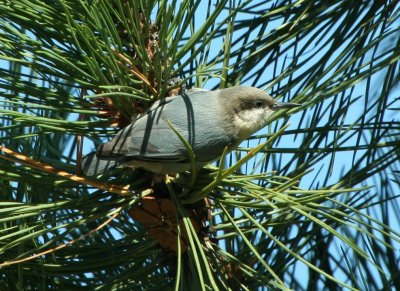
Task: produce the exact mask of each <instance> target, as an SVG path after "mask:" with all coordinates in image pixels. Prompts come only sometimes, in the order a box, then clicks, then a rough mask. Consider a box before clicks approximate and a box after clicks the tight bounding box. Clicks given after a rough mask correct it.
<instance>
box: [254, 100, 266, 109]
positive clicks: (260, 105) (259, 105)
mask: <svg viewBox="0 0 400 291" xmlns="http://www.w3.org/2000/svg"><path fill="white" fill-rule="evenodd" d="M256 107H257V108H262V107H264V102H262V101H260V100H258V101H256Z"/></svg>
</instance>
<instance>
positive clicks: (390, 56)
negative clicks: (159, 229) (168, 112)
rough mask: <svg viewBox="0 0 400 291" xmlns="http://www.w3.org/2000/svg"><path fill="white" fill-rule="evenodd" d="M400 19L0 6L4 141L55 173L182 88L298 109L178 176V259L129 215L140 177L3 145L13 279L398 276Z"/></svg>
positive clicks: (158, 4)
mask: <svg viewBox="0 0 400 291" xmlns="http://www.w3.org/2000/svg"><path fill="white" fill-rule="evenodd" d="M399 16H400V5H399V4H398V2H397V1H390V0H387V1H358V2H357V5H354V1H350V0H341V1H335V4H331V3H328V2H327V1H317V0H305V1H297V2H295V1H268V0H265V1H232V0H229V1H228V0H219V1H213V0H209V1H208V3H207V2H206V1H199V0H182V1H176V0H171V1H165V0H157V1H156V0H152V1H137V0H119V1H118V0H113V1H106V0H92V1H90V0H87V1H67V0H52V1H39V0H30V1H22V0H12V1H7V0H3V1H0V59H1V60H2V61H0V104H1V106H0V126H1V131H0V142H1V145H3V146H5V147H6V148H9V149H11V150H13V151H15V152H18V153H20V154H22V155H23V156H26V157H30V158H33V159H35V160H37V161H40V162H43V163H45V164H48V165H51V166H53V167H54V168H55V169H57V170H59V171H66V172H69V173H77V174H79V171H78V170H77V168H78V167H77V161H79V159H80V155H81V144H82V138H84V140H83V142H84V144H85V145H86V147H91V146H92V143H91V141H93V142H94V143H95V144H97V143H98V142H99V141H100V140H101V139H102V138H104V137H111V136H113V135H114V134H115V132H116V131H115V128H113V127H112V126H111V125H112V124H116V125H118V126H123V125H124V124H126V122H128V121H129V120H130V119H131V118H132V117H134V116H135V115H136V114H139V113H140V112H142V111H143V110H145V109H146V108H147V107H148V106H149V105H150V104H151V103H152V102H153V101H154V100H155V99H159V98H163V97H165V96H167V95H169V94H173V93H172V92H173V90H175V89H177V88H179V87H181V86H182V85H184V84H186V85H187V87H189V88H190V87H193V86H194V87H201V88H203V87H207V88H209V89H211V88H216V87H227V86H232V85H236V84H239V83H241V84H246V85H253V86H257V87H266V89H267V90H269V91H270V92H271V95H273V96H274V97H276V98H278V99H279V98H284V99H290V100H294V101H295V102H298V103H302V104H303V106H302V107H300V108H296V109H292V110H291V111H290V112H280V113H277V114H276V115H274V117H273V120H271V123H270V125H269V126H268V127H267V128H266V130H264V131H262V132H261V133H259V135H257V136H254V137H252V138H251V139H250V140H249V142H248V143H247V144H242V145H241V147H240V148H239V149H238V150H237V151H235V152H234V153H231V154H226V153H225V154H224V155H223V157H222V158H221V161H220V162H219V164H218V167H213V166H210V167H209V168H208V169H205V170H204V171H200V172H199V173H198V174H197V175H196V176H191V177H189V178H188V177H186V176H185V175H181V177H179V178H178V179H174V178H171V177H169V178H167V179H166V181H165V185H164V186H165V188H166V189H164V190H165V191H166V193H167V194H168V196H169V197H170V198H171V199H172V200H173V202H174V205H175V206H176V209H175V211H176V212H175V213H176V216H177V217H176V218H177V220H178V221H181V222H182V223H179V224H178V227H177V233H178V234H177V236H176V237H177V238H178V237H181V239H180V240H179V241H183V237H185V240H186V241H185V243H186V246H188V248H187V249H186V251H185V249H183V248H182V245H181V244H180V243H178V241H177V242H176V245H177V246H178V252H177V253H175V252H171V251H168V250H166V249H165V248H163V247H161V246H160V244H159V243H158V242H157V241H156V240H155V239H154V238H152V237H151V236H150V235H149V231H148V229H146V227H144V226H143V224H141V223H138V222H137V221H134V220H133V219H132V218H131V217H130V216H129V214H128V211H129V210H130V209H131V208H132V207H133V211H134V209H135V207H137V205H139V204H140V202H141V199H142V198H143V197H144V196H146V195H151V191H149V190H148V189H147V187H145V186H146V185H147V186H148V184H147V182H148V181H147V180H148V179H147V177H146V176H145V175H140V174H135V173H132V172H130V171H125V170H116V172H115V173H113V175H110V176H109V177H103V180H101V181H103V182H104V181H106V183H105V185H106V186H107V185H109V184H111V183H112V184H116V185H123V186H126V185H129V186H130V189H131V194H130V195H125V196H121V195H118V194H115V193H113V192H112V191H105V190H101V189H97V188H93V187H90V186H88V184H87V183H86V182H87V181H85V180H82V181H81V182H80V183H77V182H76V181H73V180H70V179H67V178H66V177H65V176H59V175H54V174H52V173H49V172H46V171H45V170H44V169H41V168H33V167H31V166H29V165H26V164H22V163H20V160H19V159H18V157H16V156H13V155H10V154H6V153H4V152H3V153H1V154H0V253H1V261H0V266H1V267H0V289H2V290H3V289H4V290H27V289H34V290H36V289H37V290H48V289H65V290H70V289H80V288H89V289H103V290H110V289H121V290H122V289H124V290H152V289H159V290H161V289H166V290H169V289H175V290H206V289H221V290H229V289H231V290H239V289H240V288H241V289H243V290H256V289H257V288H260V287H264V288H268V287H269V288H270V289H294V290H302V289H307V290H312V289H315V290H316V289H321V286H324V287H326V288H330V289H335V288H348V289H354V290H357V289H358V290H378V289H385V290H388V289H390V288H391V287H393V286H400V272H399V266H398V261H399V260H400V256H399V253H398V249H399V246H400V244H399V243H400V233H399V232H400V230H399V228H398V225H399V219H400V209H399V207H398V205H397V204H396V202H395V199H396V198H398V192H399V168H400V164H399V160H400V158H399V145H400V142H399V135H398V130H399V127H400V125H399V121H398V117H397V116H396V115H395V113H397V111H398V109H399V104H398V102H399V98H398V97H399V96H398V92H399V90H398V86H399V79H400V78H399V63H400V61H399V60H400V38H399V36H400V33H399V32H400V31H399V30H400V19H399ZM176 77H179V78H180V79H178V81H174V80H176ZM174 78H175V79H174ZM396 94H397V95H396ZM289 117H290V118H291V122H290V123H291V124H290V125H289V123H288V119H289ZM7 158H8V159H7ZM10 159H11V161H10ZM78 163H79V162H78ZM182 185H183V186H182ZM187 185H190V187H188V186H187ZM205 197H206V198H209V200H208V202H209V203H210V205H208V206H207V205H204V203H205V202H204V198H205ZM209 208H210V213H211V215H212V219H211V220H210V222H209V221H208V220H207V219H202V220H201V222H198V221H196V219H193V213H196V215H198V217H201V215H199V214H198V212H201V211H203V212H206V214H205V216H207V215H208V214H209V213H208V209H209ZM131 211H132V210H131ZM179 219H180V220H179ZM202 223H205V224H206V225H205V226H206V227H205V226H204V225H201V224H202ZM199 226H201V228H202V229H201V231H200V232H199V231H198V229H197V227H199Z"/></svg>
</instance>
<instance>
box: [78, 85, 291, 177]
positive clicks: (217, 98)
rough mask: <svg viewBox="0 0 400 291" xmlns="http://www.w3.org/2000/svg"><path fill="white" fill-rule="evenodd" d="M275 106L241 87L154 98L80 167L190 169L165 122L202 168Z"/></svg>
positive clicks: (95, 170)
mask: <svg viewBox="0 0 400 291" xmlns="http://www.w3.org/2000/svg"><path fill="white" fill-rule="evenodd" d="M274 104H275V106H276V105H279V104H278V103H276V102H275V100H274V99H273V98H272V97H271V96H269V95H268V94H266V93H265V92H264V91H262V90H259V89H257V88H253V87H241V86H238V87H231V88H227V89H222V90H216V91H194V92H188V93H185V94H183V95H182V96H173V97H169V98H165V99H162V100H159V101H157V102H155V103H154V104H153V106H151V108H150V109H149V110H148V111H147V112H146V113H144V114H143V115H141V116H140V117H139V118H137V119H136V120H135V121H134V122H133V123H132V124H130V125H128V126H127V127H125V128H124V129H122V130H121V131H120V132H118V133H117V135H116V136H115V138H114V139H112V140H111V141H109V142H106V143H104V144H102V145H100V146H99V147H98V148H97V150H96V153H92V154H89V155H87V156H85V157H84V158H83V161H82V169H83V171H84V173H85V175H87V176H93V175H99V174H101V173H102V172H103V171H105V170H107V169H109V168H111V167H114V166H119V165H122V166H128V167H142V168H145V169H147V170H150V171H153V172H156V173H178V172H182V171H185V170H189V169H190V168H191V164H190V159H189V154H188V152H187V150H186V147H185V145H184V144H183V143H182V141H181V140H180V139H179V137H178V135H177V134H176V133H175V132H174V131H173V130H172V129H171V126H170V125H169V124H168V122H167V121H169V122H170V123H171V124H172V126H173V127H174V128H175V129H176V130H177V131H178V132H179V133H180V135H181V136H182V137H183V138H184V139H185V140H186V141H187V142H188V143H189V144H190V146H191V148H192V150H193V152H194V154H195V158H196V163H197V166H198V167H201V166H203V165H204V164H207V163H209V162H211V161H214V160H216V159H217V158H219V157H220V155H221V154H222V152H223V150H224V149H225V147H227V146H228V147H231V148H232V147H234V146H236V145H238V144H239V143H240V142H241V141H243V140H244V139H246V138H248V137H249V136H250V135H251V134H252V133H254V132H255V131H257V130H259V129H261V128H262V127H263V126H264V125H265V123H266V122H267V120H268V117H269V116H270V115H271V114H272V112H273V111H274V110H275V108H274ZM288 104H289V105H290V103H286V105H288ZM283 105H285V104H283ZM291 106H296V104H291ZM276 107H277V108H276V109H278V108H283V107H290V106H282V104H280V106H276Z"/></svg>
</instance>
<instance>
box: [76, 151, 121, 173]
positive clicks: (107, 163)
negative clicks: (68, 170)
mask: <svg viewBox="0 0 400 291" xmlns="http://www.w3.org/2000/svg"><path fill="white" fill-rule="evenodd" d="M121 162H122V161H121V159H99V158H97V157H96V152H92V153H90V154H88V155H86V156H84V157H83V158H82V171H83V173H84V174H85V176H98V175H101V174H103V173H104V172H106V171H108V170H111V169H113V168H115V167H117V166H118V165H120V164H121Z"/></svg>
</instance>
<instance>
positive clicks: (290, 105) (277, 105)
mask: <svg viewBox="0 0 400 291" xmlns="http://www.w3.org/2000/svg"><path fill="white" fill-rule="evenodd" d="M299 106H301V104H298V103H284V102H276V103H275V104H274V105H272V110H279V109H285V108H294V107H299Z"/></svg>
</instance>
